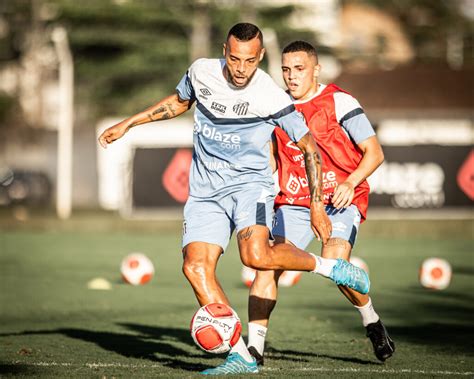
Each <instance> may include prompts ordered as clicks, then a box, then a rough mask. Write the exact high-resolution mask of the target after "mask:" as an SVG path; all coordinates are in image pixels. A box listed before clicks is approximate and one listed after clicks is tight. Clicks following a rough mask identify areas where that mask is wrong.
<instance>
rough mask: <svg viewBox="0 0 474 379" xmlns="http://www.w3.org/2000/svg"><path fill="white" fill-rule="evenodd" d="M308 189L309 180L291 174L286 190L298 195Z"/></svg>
mask: <svg viewBox="0 0 474 379" xmlns="http://www.w3.org/2000/svg"><path fill="white" fill-rule="evenodd" d="M305 187H308V179H306V178H302V177H297V176H295V175H293V174H292V173H290V178H289V179H288V181H287V182H286V189H287V190H288V191H289V192H290V193H291V194H292V195H296V194H297V193H298V192H299V191H300V189H301V188H305Z"/></svg>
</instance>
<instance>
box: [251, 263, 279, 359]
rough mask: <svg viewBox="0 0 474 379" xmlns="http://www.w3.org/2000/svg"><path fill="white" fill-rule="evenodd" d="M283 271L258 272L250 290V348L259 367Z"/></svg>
mask: <svg viewBox="0 0 474 379" xmlns="http://www.w3.org/2000/svg"><path fill="white" fill-rule="evenodd" d="M282 272H283V271H281V270H277V271H258V272H257V274H256V277H255V280H254V282H253V284H252V286H251V288H250V296H249V324H248V333H249V334H248V336H249V337H248V346H249V351H250V353H251V354H252V355H253V356H254V357H255V358H256V360H257V363H258V364H259V365H262V364H263V352H264V349H265V337H266V334H267V327H268V322H269V318H270V315H271V313H272V311H273V309H274V308H275V304H276V298H277V291H278V285H277V284H278V279H279V277H280V275H281V274H282Z"/></svg>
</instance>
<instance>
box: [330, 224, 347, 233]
mask: <svg viewBox="0 0 474 379" xmlns="http://www.w3.org/2000/svg"><path fill="white" fill-rule="evenodd" d="M346 229H347V225H346V224H344V223H343V222H335V223H334V224H332V230H337V231H340V232H344V231H345V230H346Z"/></svg>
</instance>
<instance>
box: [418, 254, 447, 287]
mask: <svg viewBox="0 0 474 379" xmlns="http://www.w3.org/2000/svg"><path fill="white" fill-rule="evenodd" d="M419 275H420V283H421V285H422V286H423V287H425V288H431V289H435V290H444V289H446V288H448V286H449V283H451V277H452V270H451V265H450V264H449V262H448V261H446V260H445V259H441V258H428V259H425V260H424V261H423V263H422V264H421V267H420V271H419Z"/></svg>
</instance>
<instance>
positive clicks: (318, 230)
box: [310, 202, 332, 244]
mask: <svg viewBox="0 0 474 379" xmlns="http://www.w3.org/2000/svg"><path fill="white" fill-rule="evenodd" d="M310 215H311V229H312V230H313V233H314V234H315V236H316V237H317V238H318V241H323V244H326V243H327V242H328V240H329V238H330V237H331V233H332V224H331V220H330V219H329V217H328V215H327V214H326V211H325V209H324V204H323V203H322V202H312V203H311V207H310Z"/></svg>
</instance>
